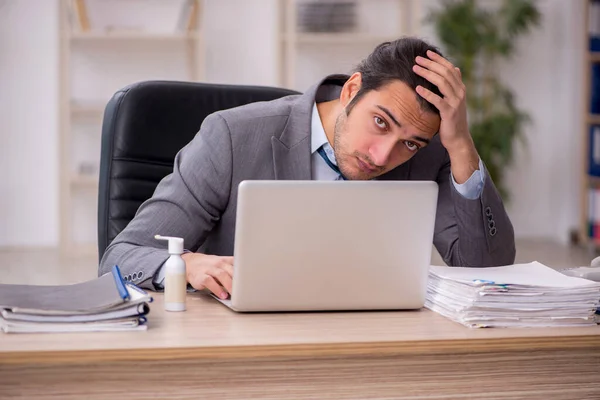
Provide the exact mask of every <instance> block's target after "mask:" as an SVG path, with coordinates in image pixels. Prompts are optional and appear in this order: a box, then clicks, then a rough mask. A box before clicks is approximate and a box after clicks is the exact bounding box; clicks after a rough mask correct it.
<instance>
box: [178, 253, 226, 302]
mask: <svg viewBox="0 0 600 400" xmlns="http://www.w3.org/2000/svg"><path fill="white" fill-rule="evenodd" d="M182 257H183V259H184V261H185V264H186V268H185V269H186V277H187V281H188V282H189V283H190V285H192V286H193V287H194V288H195V289H198V290H202V289H208V290H210V291H211V292H213V293H214V294H215V296H217V297H219V298H221V299H226V298H228V297H229V294H231V286H232V281H233V257H221V256H212V255H207V254H200V253H187V254H184V255H183V256H182Z"/></svg>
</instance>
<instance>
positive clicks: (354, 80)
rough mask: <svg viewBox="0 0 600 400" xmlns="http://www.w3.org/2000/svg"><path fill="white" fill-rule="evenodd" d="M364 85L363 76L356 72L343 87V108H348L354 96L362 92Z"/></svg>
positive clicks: (341, 94) (341, 101) (341, 100)
mask: <svg viewBox="0 0 600 400" xmlns="http://www.w3.org/2000/svg"><path fill="white" fill-rule="evenodd" d="M361 85H362V75H361V73H360V72H355V73H353V74H352V76H351V77H350V78H349V79H348V80H347V81H346V83H344V86H343V87H342V92H341V93H340V104H341V106H342V107H346V106H347V105H348V104H350V102H351V101H352V99H353V98H354V96H356V94H357V93H358V91H359V90H360V87H361Z"/></svg>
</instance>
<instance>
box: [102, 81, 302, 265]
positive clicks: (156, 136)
mask: <svg viewBox="0 0 600 400" xmlns="http://www.w3.org/2000/svg"><path fill="white" fill-rule="evenodd" d="M290 94H298V92H295V91H292V90H287V89H281V88H273V87H262V86H238V85H217V84H204V83H191V82H170V81H147V82H141V83H136V84H133V85H130V86H127V87H125V88H123V89H121V90H119V91H118V92H117V93H115V94H114V95H113V97H112V98H111V99H110V101H109V102H108V104H107V106H106V109H105V111H104V119H103V122H102V148H101V153H100V181H99V188H98V255H99V258H100V260H101V259H102V255H103V254H104V251H105V250H106V248H107V247H108V245H109V244H110V243H111V242H112V241H113V240H114V238H115V237H116V236H117V235H118V234H119V232H121V231H122V230H123V229H124V228H125V227H126V226H127V224H128V223H129V222H130V221H131V220H132V219H133V217H134V216H135V213H136V212H137V209H138V208H139V206H140V205H141V204H142V203H143V202H144V201H145V200H147V199H148V198H150V197H151V196H152V194H153V193H154V190H155V189H156V186H157V185H158V183H159V182H160V180H161V179H162V178H164V177H165V176H166V175H168V174H170V173H171V172H172V171H173V162H174V159H175V155H176V154H177V152H178V151H179V150H180V149H181V148H182V147H184V146H185V145H186V144H187V143H188V142H190V141H191V140H192V138H193V137H194V136H195V135H196V133H198V131H199V128H200V125H201V123H202V121H203V120H204V118H206V117H207V116H208V115H209V114H211V113H213V112H215V111H218V110H224V109H227V108H232V107H236V106H239V105H243V104H248V103H252V102H257V101H265V100H273V99H277V98H280V97H283V96H286V95H290Z"/></svg>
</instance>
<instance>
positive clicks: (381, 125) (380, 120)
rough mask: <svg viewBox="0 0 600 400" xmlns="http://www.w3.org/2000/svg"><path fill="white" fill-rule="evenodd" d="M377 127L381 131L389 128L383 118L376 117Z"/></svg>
mask: <svg viewBox="0 0 600 400" xmlns="http://www.w3.org/2000/svg"><path fill="white" fill-rule="evenodd" d="M375 125H377V126H378V127H379V128H381V129H385V128H386V127H387V125H386V124H385V121H384V120H383V118H381V117H375Z"/></svg>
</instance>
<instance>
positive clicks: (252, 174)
mask: <svg viewBox="0 0 600 400" xmlns="http://www.w3.org/2000/svg"><path fill="white" fill-rule="evenodd" d="M347 78H348V77H347V76H345V75H332V76H329V77H327V78H325V79H324V80H323V81H321V82H320V83H318V84H316V85H315V86H313V87H312V88H311V89H309V90H308V91H307V92H306V93H304V94H302V95H293V96H288V97H285V98H281V99H277V100H274V101H270V102H260V103H254V104H249V105H245V106H241V107H237V108H233V109H229V110H225V111H219V112H216V113H214V114H212V115H210V116H208V117H207V118H206V119H205V120H204V122H203V123H202V126H201V128H200V131H199V133H198V134H197V135H196V136H195V138H194V139H193V140H192V141H191V142H190V143H189V144H188V145H187V146H185V147H184V148H183V149H182V150H181V151H180V152H179V153H178V154H177V156H176V158H175V163H174V169H173V173H172V174H170V175H168V176H167V177H165V178H164V179H163V180H162V181H161V182H160V183H159V185H158V186H157V188H156V191H155V193H154V195H153V196H152V198H151V199H149V200H147V201H146V202H144V203H143V204H142V205H141V206H140V208H139V210H138V212H137V214H136V216H135V218H134V219H133V220H132V221H131V222H130V223H129V225H128V226H127V227H126V228H125V229H124V230H123V231H122V232H121V233H120V234H119V235H118V236H117V237H116V238H115V240H114V241H113V242H112V243H111V244H110V246H109V247H108V248H107V249H106V252H105V254H104V257H103V258H102V261H101V263H100V268H99V273H100V274H103V273H105V272H108V271H109V270H110V268H111V267H112V266H113V265H115V264H117V265H119V267H120V268H121V271H122V272H123V274H124V275H130V276H132V277H133V282H135V283H136V284H138V285H140V286H142V287H146V288H149V289H154V285H153V283H152V280H153V277H154V275H155V274H156V273H157V271H158V269H159V267H160V266H161V265H162V264H163V263H164V261H165V260H166V259H167V257H168V255H167V252H166V250H165V244H164V243H162V242H159V241H157V240H155V239H154V235H155V234H161V235H172V236H179V237H182V238H184V243H185V248H186V249H188V250H190V251H198V252H202V253H208V254H215V255H233V239H234V230H235V216H236V205H237V188H238V184H239V183H240V182H241V181H243V180H251V179H254V180H256V179H287V180H310V179H311V161H310V157H311V154H310V143H311V141H310V124H311V111H312V107H313V103H314V102H315V100H316V101H317V102H320V101H324V100H331V99H333V98H336V97H337V96H338V95H339V91H340V89H341V85H343V83H344V82H345V80H346V79H347ZM378 179H381V180H433V181H436V182H438V184H439V195H438V196H439V200H438V208H437V217H436V223H435V234H434V245H435V246H436V248H437V250H438V251H439V253H440V255H441V256H442V257H443V259H444V261H445V262H446V263H447V264H448V265H453V266H472V267H485V266H494V265H505V264H511V263H513V262H514V258H515V244H514V232H513V227H512V224H511V222H510V220H509V218H508V216H507V215H506V212H505V210H504V206H503V204H502V200H501V199H500V196H499V195H498V192H497V190H496V188H495V186H494V184H493V182H492V180H491V178H490V177H489V176H486V177H485V185H484V188H483V192H482V194H481V196H480V198H479V199H476V200H469V199H466V198H464V197H463V196H462V195H461V194H460V193H458V192H457V191H456V189H455V188H454V185H453V184H452V181H451V176H450V161H449V157H448V153H447V152H446V150H445V148H444V147H443V146H442V145H441V143H440V140H439V137H438V136H436V137H435V139H434V140H432V142H431V143H430V144H429V145H428V146H427V147H425V148H424V149H422V150H419V152H417V154H416V155H415V156H414V157H413V158H412V159H411V160H409V161H408V162H406V163H404V164H402V165H400V166H399V167H397V168H396V169H394V170H392V171H389V172H388V173H386V174H384V175H382V176H380V177H379V178H378Z"/></svg>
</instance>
